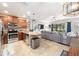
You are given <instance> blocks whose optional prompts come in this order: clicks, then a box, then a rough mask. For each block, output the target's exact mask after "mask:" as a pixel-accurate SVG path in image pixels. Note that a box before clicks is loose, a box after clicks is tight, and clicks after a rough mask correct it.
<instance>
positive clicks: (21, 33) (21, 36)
mask: <svg viewBox="0 0 79 59" xmlns="http://www.w3.org/2000/svg"><path fill="white" fill-rule="evenodd" d="M25 39H26V34H25V33H23V32H18V40H24V41H25Z"/></svg>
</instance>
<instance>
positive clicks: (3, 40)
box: [2, 33, 8, 44]
mask: <svg viewBox="0 0 79 59" xmlns="http://www.w3.org/2000/svg"><path fill="white" fill-rule="evenodd" d="M2 44H8V33H4V34H3V37H2Z"/></svg>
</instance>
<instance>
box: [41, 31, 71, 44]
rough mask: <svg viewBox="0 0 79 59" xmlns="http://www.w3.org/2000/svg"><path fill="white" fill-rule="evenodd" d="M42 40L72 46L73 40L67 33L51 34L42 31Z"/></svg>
mask: <svg viewBox="0 0 79 59" xmlns="http://www.w3.org/2000/svg"><path fill="white" fill-rule="evenodd" d="M41 36H42V38H45V39H48V40H51V41H55V42H58V43H62V44H65V45H70V41H71V38H70V37H69V36H68V35H67V33H65V32H49V31H41Z"/></svg>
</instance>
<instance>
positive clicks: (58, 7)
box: [0, 2, 63, 20]
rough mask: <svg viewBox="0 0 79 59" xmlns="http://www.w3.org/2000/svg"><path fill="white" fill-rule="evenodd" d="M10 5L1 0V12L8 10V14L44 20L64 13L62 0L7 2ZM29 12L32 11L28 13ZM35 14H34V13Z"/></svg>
mask: <svg viewBox="0 0 79 59" xmlns="http://www.w3.org/2000/svg"><path fill="white" fill-rule="evenodd" d="M7 4H8V7H4V6H3V5H2V3H1V2H0V13H4V10H7V11H8V14H10V15H15V16H18V17H23V16H25V18H28V16H29V18H30V19H36V20H44V19H46V18H48V17H51V16H55V17H58V16H61V15H63V12H62V11H63V5H62V2H52V3H47V2H7ZM27 12H30V14H29V15H28V14H27ZM33 14H34V15H33Z"/></svg>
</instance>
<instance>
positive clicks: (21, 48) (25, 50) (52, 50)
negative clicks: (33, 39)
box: [2, 39, 69, 56]
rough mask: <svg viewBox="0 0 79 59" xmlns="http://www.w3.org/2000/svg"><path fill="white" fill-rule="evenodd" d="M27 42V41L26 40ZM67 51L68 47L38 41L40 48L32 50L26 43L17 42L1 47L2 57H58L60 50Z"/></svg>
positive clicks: (46, 41)
mask: <svg viewBox="0 0 79 59" xmlns="http://www.w3.org/2000/svg"><path fill="white" fill-rule="evenodd" d="M26 41H27V40H26ZM63 49H64V50H68V49H69V47H68V46H65V45H62V44H59V43H56V42H53V41H49V40H46V39H40V47H39V48H37V49H32V48H30V47H29V46H28V44H27V42H24V41H17V42H14V43H10V44H6V45H3V54H2V55H3V56H6V55H7V56H60V54H61V52H62V50H63Z"/></svg>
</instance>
